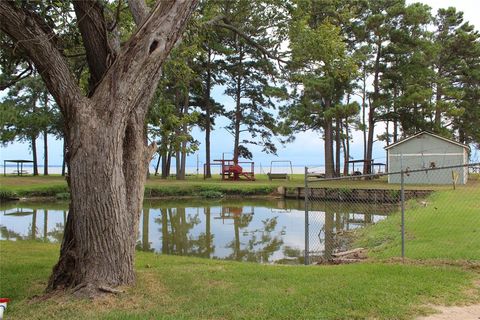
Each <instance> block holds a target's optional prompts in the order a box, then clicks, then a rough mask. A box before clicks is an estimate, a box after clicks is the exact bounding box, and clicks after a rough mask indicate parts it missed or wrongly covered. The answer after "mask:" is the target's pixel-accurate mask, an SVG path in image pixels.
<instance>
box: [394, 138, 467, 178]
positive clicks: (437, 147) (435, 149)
mask: <svg viewBox="0 0 480 320" xmlns="http://www.w3.org/2000/svg"><path fill="white" fill-rule="evenodd" d="M385 150H386V151H387V158H388V172H392V173H393V172H400V171H401V170H406V171H408V170H419V169H429V168H440V167H447V166H455V165H465V164H467V163H468V150H469V147H468V146H466V145H464V144H461V143H459V142H457V141H453V140H449V139H446V138H444V137H441V136H438V135H436V134H433V133H430V132H425V131H424V132H420V133H418V134H415V135H413V136H411V137H408V138H406V139H403V140H400V141H398V142H396V143H394V144H391V145H389V146H387V147H385ZM452 171H453V173H452ZM452 174H455V175H457V177H458V180H457V184H466V183H467V180H468V167H466V166H465V167H459V168H454V169H443V170H431V171H428V170H425V171H422V172H415V173H411V174H409V175H405V183H410V184H451V183H452ZM388 183H400V175H398V174H397V175H395V174H394V175H389V176H388Z"/></svg>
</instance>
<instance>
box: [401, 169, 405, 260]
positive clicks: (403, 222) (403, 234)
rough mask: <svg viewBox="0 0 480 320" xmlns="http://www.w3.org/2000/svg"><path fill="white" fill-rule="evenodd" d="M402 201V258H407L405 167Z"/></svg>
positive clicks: (402, 181)
mask: <svg viewBox="0 0 480 320" xmlns="http://www.w3.org/2000/svg"><path fill="white" fill-rule="evenodd" d="M400 184H401V186H400V203H401V207H402V259H405V181H404V172H403V169H402V171H401V172H400Z"/></svg>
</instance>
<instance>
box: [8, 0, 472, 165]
mask: <svg viewBox="0 0 480 320" xmlns="http://www.w3.org/2000/svg"><path fill="white" fill-rule="evenodd" d="M414 2H422V3H425V4H427V5H429V6H430V7H431V8H432V9H433V10H432V12H433V13H434V12H436V11H437V10H438V9H439V8H445V7H449V6H454V7H456V8H457V9H458V10H460V11H463V12H464V20H465V21H469V22H470V23H471V24H473V25H474V26H475V27H476V29H477V30H478V29H479V28H480V15H479V14H478V12H479V8H480V1H478V0H423V1H410V0H407V4H410V3H414ZM213 96H214V98H215V99H216V100H217V101H218V102H220V103H223V104H224V105H225V106H226V107H227V108H228V107H229V106H230V107H232V106H233V103H234V102H233V100H232V99H230V98H229V97H226V96H225V95H224V94H223V90H222V89H221V88H217V89H216V90H215V92H214V93H213ZM227 124H228V119H225V118H223V119H218V120H217V123H216V127H215V130H214V131H213V132H212V137H211V141H212V148H211V149H212V150H211V153H212V159H221V158H222V153H224V152H231V151H232V148H233V136H232V135H231V134H230V133H228V132H227V131H226V130H225V129H224V127H225V126H226V125H227ZM383 131H384V124H377V127H376V134H378V133H381V132H383ZM193 136H194V138H195V139H197V140H198V141H200V142H201V144H200V149H199V150H198V152H197V153H195V154H193V155H191V156H189V157H188V159H187V166H188V167H190V170H188V171H189V172H194V171H195V170H196V166H197V159H198V163H199V167H200V173H201V172H202V166H203V163H204V162H205V160H204V159H205V148H204V144H203V142H204V139H205V138H204V133H203V132H201V131H200V130H199V129H197V128H195V129H194V130H193ZM277 146H278V153H277V155H276V156H275V155H271V154H265V153H263V152H261V149H260V148H255V147H254V146H251V147H249V149H250V150H251V151H252V153H253V161H255V165H256V171H257V172H259V170H260V166H262V168H263V171H264V172H268V171H269V166H270V161H272V160H289V161H292V164H293V165H294V166H296V167H298V168H297V169H296V171H298V172H300V171H301V170H303V169H302V168H300V167H303V166H309V167H312V166H322V165H323V162H324V161H323V158H324V152H323V141H322V139H321V136H320V135H319V133H318V132H304V133H299V134H296V139H295V141H294V142H293V143H289V144H287V145H285V146H281V145H280V144H278V143H277ZM383 147H384V143H383V142H379V141H377V142H375V143H374V151H373V157H374V159H375V161H376V162H385V160H386V154H385V151H384V149H383ZM37 148H38V159H39V163H42V162H43V146H42V139H41V138H39V139H38V141H37ZM350 155H351V157H352V158H353V159H362V158H363V139H362V133H361V132H354V133H353V143H352V144H351V151H350ZM473 156H474V157H477V158H478V156H479V155H478V151H477V152H476V153H474V155H473ZM48 157H49V162H50V165H61V163H62V141H59V140H55V139H54V138H53V137H49V152H48ZM30 158H31V150H30V149H29V145H28V144H27V143H19V142H15V143H13V144H9V145H8V146H6V147H0V164H1V165H3V160H5V159H30Z"/></svg>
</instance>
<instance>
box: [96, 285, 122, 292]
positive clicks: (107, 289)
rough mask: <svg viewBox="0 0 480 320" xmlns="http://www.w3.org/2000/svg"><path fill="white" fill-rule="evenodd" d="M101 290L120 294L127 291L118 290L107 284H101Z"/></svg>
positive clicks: (99, 288)
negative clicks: (106, 285)
mask: <svg viewBox="0 0 480 320" xmlns="http://www.w3.org/2000/svg"><path fill="white" fill-rule="evenodd" d="M98 290H99V291H102V292H106V293H113V294H119V293H124V292H125V291H123V290H118V289H114V288H110V287H105V286H100V287H98Z"/></svg>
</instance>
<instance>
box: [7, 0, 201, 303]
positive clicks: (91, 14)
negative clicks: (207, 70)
mask: <svg viewBox="0 0 480 320" xmlns="http://www.w3.org/2000/svg"><path fill="white" fill-rule="evenodd" d="M131 2H137V0H132V1H129V4H130V5H131ZM195 5H196V1H195V0H176V1H158V2H157V3H156V4H155V6H154V7H153V8H152V11H151V14H150V15H148V16H146V17H143V16H144V15H142V17H141V18H140V17H137V18H140V19H141V21H142V22H141V23H138V26H139V27H138V29H137V30H136V31H135V32H134V34H133V35H132V36H131V37H130V39H129V40H128V41H126V42H125V43H124V45H123V46H122V49H121V50H120V51H118V52H114V51H113V50H112V48H111V46H110V45H109V43H108V35H107V34H106V32H107V31H106V27H105V26H106V22H105V20H104V18H103V11H102V4H101V2H96V1H74V8H75V12H76V13H77V14H79V16H77V24H78V28H79V29H80V33H81V35H82V38H83V43H84V47H85V50H86V57H87V62H88V65H89V69H90V75H91V79H90V80H91V81H90V92H89V95H88V96H89V97H88V98H86V97H84V96H83V95H82V92H81V90H80V88H79V87H78V85H77V81H76V80H75V79H74V76H73V74H72V72H71V71H70V68H69V65H68V63H67V61H66V60H65V57H64V56H63V54H62V53H61V52H60V50H59V49H58V47H57V43H56V40H57V38H56V35H55V34H54V32H53V30H51V29H49V27H48V24H47V23H44V21H41V19H42V18H41V17H40V16H37V15H36V14H35V13H32V12H27V11H26V10H28V9H26V8H24V7H20V6H17V5H16V4H15V3H14V2H7V1H0V29H1V30H2V31H3V32H4V33H5V34H7V35H8V36H9V37H10V38H12V39H13V40H14V41H16V42H17V44H18V45H19V47H21V48H22V49H23V50H24V52H25V54H26V55H27V56H28V57H29V58H30V59H31V61H32V62H33V63H34V65H35V67H36V69H37V70H38V71H39V73H40V74H41V75H42V78H43V79H44V81H45V84H46V86H47V88H48V90H49V92H50V93H51V94H52V96H53V97H54V98H55V101H56V103H57V105H58V106H59V107H60V109H61V111H62V115H63V117H64V119H65V133H66V139H67V150H68V155H67V164H68V171H69V179H68V183H69V186H70V192H71V202H70V210H69V214H68V219H67V223H66V226H65V231H64V238H63V241H62V246H61V249H60V257H59V261H58V263H57V264H56V266H55V267H54V268H53V272H52V275H51V277H50V280H49V283H48V288H47V290H49V291H50V290H55V289H59V288H75V289H74V291H77V292H79V293H81V294H82V295H84V294H85V295H88V296H94V295H96V294H98V292H99V291H109V290H110V289H108V287H116V286H119V285H128V284H132V283H133V282H134V280H135V274H134V269H133V267H134V264H133V261H134V253H135V242H136V237H137V233H138V228H139V225H138V223H139V216H140V211H141V205H142V200H143V192H144V184H145V180H146V172H147V169H148V163H149V161H150V159H151V156H152V154H153V152H154V150H155V146H150V147H147V146H146V145H145V139H144V138H145V132H144V121H145V115H146V112H147V109H148V106H149V105H150V102H151V100H152V98H153V94H154V92H155V89H156V87H157V83H158V81H159V79H160V69H161V66H162V64H163V62H164V61H165V59H166V58H167V56H168V54H169V52H170V50H171V49H172V47H173V46H174V44H175V43H176V41H177V39H178V38H179V37H180V35H181V32H182V31H183V28H184V26H185V25H186V22H187V21H188V19H189V17H190V15H191V13H192V11H193V9H194V8H195ZM85 12H88V15H85V14H83V13H85ZM78 17H81V18H82V19H78ZM32 39H35V41H32ZM110 291H111V290H110Z"/></svg>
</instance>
